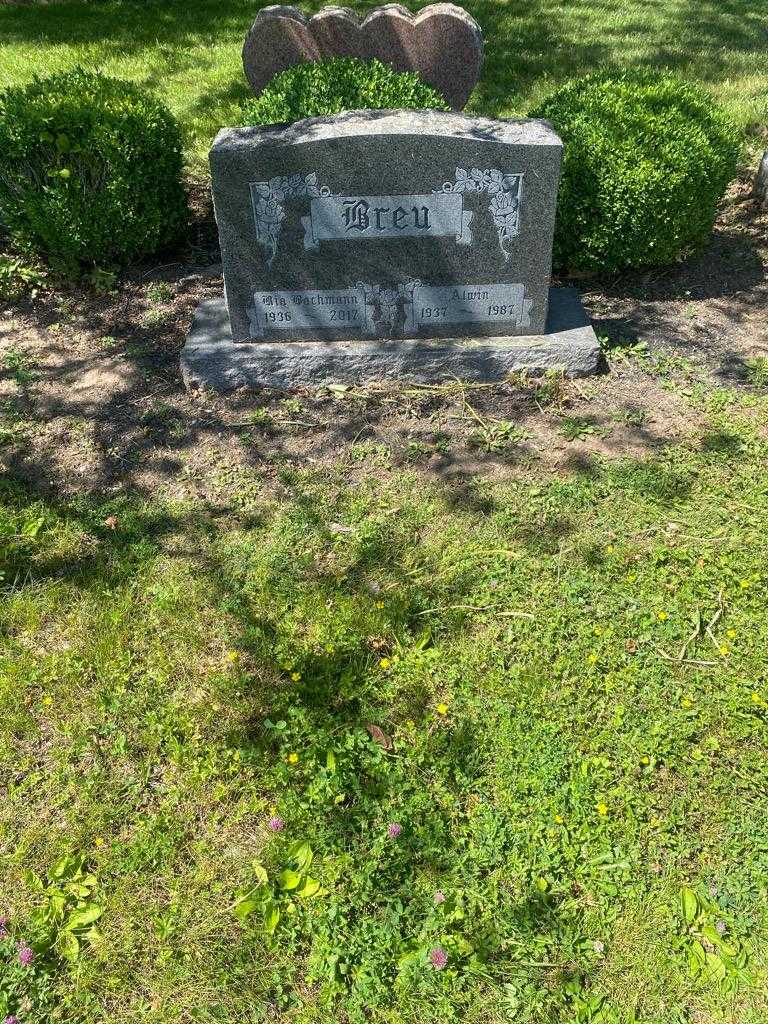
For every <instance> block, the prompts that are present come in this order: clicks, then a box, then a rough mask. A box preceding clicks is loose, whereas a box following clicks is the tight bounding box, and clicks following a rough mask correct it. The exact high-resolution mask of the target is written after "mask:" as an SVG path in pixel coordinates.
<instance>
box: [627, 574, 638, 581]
mask: <svg viewBox="0 0 768 1024" xmlns="http://www.w3.org/2000/svg"><path fill="white" fill-rule="evenodd" d="M636 579H637V573H634V572H628V573H627V582H628V583H634V582H635V580H636Z"/></svg>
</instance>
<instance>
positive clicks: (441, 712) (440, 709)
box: [435, 704, 448, 715]
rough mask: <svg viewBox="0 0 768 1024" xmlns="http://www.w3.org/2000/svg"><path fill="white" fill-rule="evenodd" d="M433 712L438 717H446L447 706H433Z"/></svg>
mask: <svg viewBox="0 0 768 1024" xmlns="http://www.w3.org/2000/svg"><path fill="white" fill-rule="evenodd" d="M435 711H436V712H437V713H438V715H447V714H448V705H447V704H435Z"/></svg>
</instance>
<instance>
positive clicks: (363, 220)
mask: <svg viewBox="0 0 768 1024" xmlns="http://www.w3.org/2000/svg"><path fill="white" fill-rule="evenodd" d="M388 214H389V215H390V216H387V215H388ZM343 216H344V227H345V228H346V230H347V231H367V230H368V229H369V228H371V227H373V230H374V231H388V230H390V229H391V228H395V229H396V230H398V231H405V230H406V229H407V228H415V229H416V230H417V231H429V229H430V227H431V226H432V225H431V223H430V220H429V207H428V206H412V207H411V209H410V210H406V209H405V207H403V206H396V207H395V209H394V210H393V209H392V207H391V206H374V207H373V210H371V207H370V204H369V203H366V201H365V200H364V199H345V200H344V213H343Z"/></svg>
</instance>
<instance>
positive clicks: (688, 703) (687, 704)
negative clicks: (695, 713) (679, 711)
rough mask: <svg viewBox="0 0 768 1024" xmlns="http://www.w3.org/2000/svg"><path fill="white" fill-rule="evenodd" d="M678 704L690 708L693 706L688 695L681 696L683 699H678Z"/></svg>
mask: <svg viewBox="0 0 768 1024" xmlns="http://www.w3.org/2000/svg"><path fill="white" fill-rule="evenodd" d="M680 704H681V706H682V707H684V708H692V707H693V701H692V700H691V698H690V697H683V699H682V700H681V701H680Z"/></svg>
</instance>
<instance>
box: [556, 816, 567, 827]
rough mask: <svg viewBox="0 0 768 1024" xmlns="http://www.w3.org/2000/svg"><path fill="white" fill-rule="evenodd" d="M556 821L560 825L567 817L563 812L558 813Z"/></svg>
mask: <svg viewBox="0 0 768 1024" xmlns="http://www.w3.org/2000/svg"><path fill="white" fill-rule="evenodd" d="M555 821H556V822H557V824H558V825H562V824H563V822H564V821H565V818H564V817H563V816H562V814H556V815H555Z"/></svg>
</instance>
